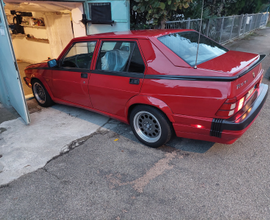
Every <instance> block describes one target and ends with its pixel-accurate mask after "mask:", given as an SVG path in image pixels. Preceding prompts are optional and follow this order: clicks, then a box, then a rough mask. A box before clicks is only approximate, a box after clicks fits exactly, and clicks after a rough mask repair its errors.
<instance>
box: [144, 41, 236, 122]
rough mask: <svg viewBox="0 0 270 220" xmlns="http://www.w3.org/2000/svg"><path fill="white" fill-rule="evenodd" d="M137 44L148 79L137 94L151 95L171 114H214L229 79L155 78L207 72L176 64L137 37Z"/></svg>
mask: <svg viewBox="0 0 270 220" xmlns="http://www.w3.org/2000/svg"><path fill="white" fill-rule="evenodd" d="M140 44H141V47H142V48H143V53H144V56H145V59H146V62H147V66H148V67H147V71H146V75H150V76H151V77H152V79H147V77H146V78H145V79H144V81H143V86H142V89H141V94H142V95H146V96H152V97H154V98H157V99H160V100H162V101H163V102H164V103H166V104H167V105H168V106H169V108H170V109H171V111H172V112H173V114H181V115H189V116H199V117H210V118H211V117H215V113H216V112H217V110H218V109H219V107H220V106H221V105H222V104H223V102H224V101H225V100H226V99H227V96H228V92H229V90H230V86H231V84H230V82H218V81H198V80H197V81H196V80H178V79H166V77H165V79H157V78H156V79H155V77H156V76H159V75H165V76H168V77H171V76H174V75H177V76H194V75H197V76H198V75H205V74H211V72H210V73H209V72H206V71H205V70H199V69H194V68H191V67H189V68H187V67H179V66H178V67H177V66H175V65H174V64H173V63H172V62H170V60H169V59H168V58H167V57H166V56H164V54H163V53H162V52H161V51H160V50H159V49H158V48H157V47H156V46H155V45H154V44H152V43H151V41H149V40H141V41H140Z"/></svg>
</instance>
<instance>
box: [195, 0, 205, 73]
mask: <svg viewBox="0 0 270 220" xmlns="http://www.w3.org/2000/svg"><path fill="white" fill-rule="evenodd" d="M203 5H204V0H202V11H201V21H200V30H199V37H198V46H197V54H196V60H195V66H194V69H197V62H198V55H199V45H200V39H201V30H202V17H203Z"/></svg>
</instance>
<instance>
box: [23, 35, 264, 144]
mask: <svg viewBox="0 0 270 220" xmlns="http://www.w3.org/2000/svg"><path fill="white" fill-rule="evenodd" d="M198 35H199V34H198V32H196V31H193V30H145V31H130V32H118V33H117V32H116V33H106V34H97V35H92V36H86V37H80V38H76V39H73V40H72V41H71V42H70V43H69V44H68V45H67V47H66V48H65V50H64V51H63V52H62V53H61V55H60V56H59V58H58V59H56V60H50V61H48V62H44V63H39V64H34V65H30V66H28V67H27V68H26V69H25V73H26V77H25V78H24V80H25V82H26V84H27V85H28V86H31V87H32V89H33V94H34V96H35V98H36V100H37V102H38V103H39V104H40V105H41V106H44V107H47V106H50V105H52V103H53V102H56V103H61V104H67V105H72V106H77V107H80V108H84V109H88V110H91V111H95V112H98V113H101V114H104V115H107V116H109V117H112V118H115V119H118V120H120V121H123V122H125V123H128V124H130V125H131V127H132V130H133V132H134V134H135V136H136V137H137V138H138V139H139V140H140V141H141V142H142V143H144V144H146V145H148V146H151V147H158V146H161V145H163V144H165V143H166V142H167V141H169V140H170V138H171V136H172V135H173V134H174V133H175V134H176V135H177V136H179V137H184V138H192V139H199V140H206V141H212V142H219V143H227V144H230V143H233V142H234V141H235V140H237V139H238V138H239V137H240V136H241V135H242V134H243V133H244V132H245V131H246V130H247V129H248V128H249V126H250V125H251V124H252V122H253V121H254V120H255V118H256V117H257V115H258V113H259V112H260V110H261V108H262V107H263V104H264V102H265V100H266V97H267V94H268V86H267V85H265V84H262V83H261V81H262V78H263V70H262V67H261V61H262V59H263V58H264V55H258V54H253V53H244V52H238V51H231V50H228V49H226V48H224V47H223V46H221V45H219V44H218V43H216V42H214V41H212V40H211V39H209V38H207V37H204V36H201V37H200V43H199V47H198ZM198 48H199V49H198ZM197 49H198V53H197ZM197 54H198V55H197Z"/></svg>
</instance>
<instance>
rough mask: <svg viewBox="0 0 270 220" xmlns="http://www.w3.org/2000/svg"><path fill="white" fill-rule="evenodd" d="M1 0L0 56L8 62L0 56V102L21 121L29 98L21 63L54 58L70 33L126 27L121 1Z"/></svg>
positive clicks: (125, 5) (125, 11) (126, 7)
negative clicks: (0, 40)
mask: <svg viewBox="0 0 270 220" xmlns="http://www.w3.org/2000/svg"><path fill="white" fill-rule="evenodd" d="M1 1H2V0H1ZM1 3H2V6H1V12H0V13H1V22H0V31H1V33H0V34H1V37H2V38H3V41H5V43H4V42H3V43H2V42H1V44H5V45H6V46H7V48H3V47H1V51H2V52H1V55H0V56H1V57H5V59H7V60H9V61H5V62H4V61H3V60H2V59H1V60H2V61H0V62H1V66H2V68H1V69H0V86H1V88H0V103H2V104H3V105H4V106H7V107H10V106H12V107H13V108H14V109H15V110H16V111H17V112H18V113H19V114H20V115H21V116H22V117H23V118H24V120H25V122H26V123H30V117H29V114H28V111H27V105H26V101H25V100H26V99H29V98H31V97H32V91H31V89H30V88H28V87H27V86H26V85H25V83H24V82H22V81H23V77H24V68H25V67H26V66H28V65H29V64H33V63H39V62H42V61H44V60H49V59H54V58H57V57H58V56H59V54H60V53H61V52H62V50H63V49H64V48H65V46H66V45H67V44H68V43H69V41H70V40H71V39H72V38H74V37H80V36H85V35H87V34H96V33H104V32H110V31H126V30H129V1H126V0H122V1H121V0H119V1H106V2H105V1H72V2H71V1H23V0H4V2H1ZM4 38H5V39H4ZM8 50H9V56H7V51H8ZM2 62H3V63H2ZM7 62H9V63H10V65H9V67H7V65H6V63H7ZM3 66H6V67H5V68H3ZM12 72H13V74H12ZM14 81H16V82H14ZM15 90H18V91H16V92H15ZM13 93H14V94H13ZM15 93H16V94H15ZM20 93H21V94H20ZM19 97H20V98H19ZM22 109H23V110H22ZM22 112H24V113H22ZM23 115H24V116H23ZM27 115H28V116H27ZM27 118H28V119H27Z"/></svg>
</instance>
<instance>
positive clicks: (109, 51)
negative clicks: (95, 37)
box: [96, 41, 144, 73]
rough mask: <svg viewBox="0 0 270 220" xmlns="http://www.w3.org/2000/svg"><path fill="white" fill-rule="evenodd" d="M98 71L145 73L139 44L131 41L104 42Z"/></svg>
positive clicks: (98, 62) (99, 57)
mask: <svg viewBox="0 0 270 220" xmlns="http://www.w3.org/2000/svg"><path fill="white" fill-rule="evenodd" d="M137 65H138V66H137ZM96 69H97V70H104V71H117V72H136V73H143V72H144V63H143V60H142V57H141V54H140V51H139V48H138V45H137V43H136V42H131V41H130V42H128V41H117V42H115V41H114V42H112V41H105V42H103V43H102V46H101V50H100V52H99V56H98V60H97V65H96Z"/></svg>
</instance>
